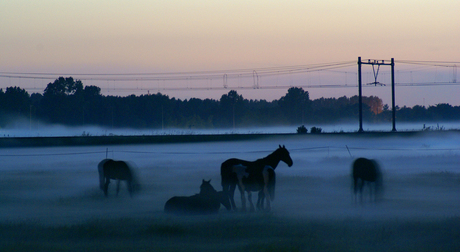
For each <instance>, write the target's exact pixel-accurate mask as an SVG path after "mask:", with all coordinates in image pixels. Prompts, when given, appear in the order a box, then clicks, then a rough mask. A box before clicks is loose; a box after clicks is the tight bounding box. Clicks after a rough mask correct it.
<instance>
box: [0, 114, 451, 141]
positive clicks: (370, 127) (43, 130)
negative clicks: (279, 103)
mask: <svg viewBox="0 0 460 252" xmlns="http://www.w3.org/2000/svg"><path fill="white" fill-rule="evenodd" d="M299 126H301V125H298V126H277V127H273V126H271V127H236V128H217V129H199V128H193V127H192V128H188V129H178V128H164V129H133V128H113V127H101V126H92V125H84V126H74V127H70V126H64V125H59V124H45V123H41V122H38V121H30V120H29V119H28V118H16V119H12V120H11V121H10V122H9V123H8V124H7V125H6V126H5V127H3V128H0V137H64V136H139V135H201V134H270V133H296V132H297V128H298V127H299ZM304 126H305V127H306V128H307V130H308V132H310V129H311V128H312V127H317V128H321V130H322V132H326V133H340V132H357V131H358V129H359V124H358V122H357V121H356V122H341V123H337V124H304ZM396 129H397V131H423V130H424V131H440V130H458V129H460V122H425V123H424V122H417V123H407V122H402V123H399V122H398V123H397V124H396ZM363 130H364V131H382V132H388V131H391V130H392V123H391V122H388V123H367V122H364V123H363Z"/></svg>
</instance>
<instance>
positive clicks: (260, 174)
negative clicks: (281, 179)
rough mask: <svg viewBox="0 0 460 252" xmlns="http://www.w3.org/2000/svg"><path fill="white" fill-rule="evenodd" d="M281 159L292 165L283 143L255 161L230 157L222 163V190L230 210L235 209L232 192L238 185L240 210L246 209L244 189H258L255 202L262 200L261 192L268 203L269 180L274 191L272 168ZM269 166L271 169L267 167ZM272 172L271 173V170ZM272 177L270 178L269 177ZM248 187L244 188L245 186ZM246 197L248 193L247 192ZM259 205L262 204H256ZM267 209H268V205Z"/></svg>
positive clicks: (269, 199)
mask: <svg viewBox="0 0 460 252" xmlns="http://www.w3.org/2000/svg"><path fill="white" fill-rule="evenodd" d="M280 161H283V162H284V163H286V164H287V165H288V166H289V167H291V166H292V164H293V162H292V159H291V156H290V155H289V151H288V150H287V149H286V147H285V146H284V145H283V146H281V145H279V148H278V149H276V150H275V151H274V152H273V153H271V154H269V155H268V156H266V157H264V158H261V159H257V160H255V161H246V160H242V159H237V158H231V159H228V160H226V161H225V162H223V163H222V165H221V167H220V174H221V178H222V190H223V191H224V192H225V193H226V194H227V196H228V197H229V199H230V202H231V204H232V210H235V211H236V210H237V208H236V204H235V200H234V194H235V188H236V186H237V185H238V189H239V191H240V193H241V202H242V210H243V211H246V199H245V196H244V192H245V191H248V190H249V191H248V192H250V191H259V199H258V200H257V202H258V203H259V202H260V201H262V202H263V198H262V199H261V197H262V194H263V196H264V197H266V198H267V200H268V204H269V202H270V201H271V198H270V193H269V186H268V185H269V182H270V181H272V183H273V185H272V186H271V187H270V189H271V190H273V193H274V182H275V179H274V177H275V175H274V170H275V169H276V167H277V166H278V164H279V162H280ZM268 167H270V168H271V169H269V168H268ZM270 170H272V171H273V174H272V175H270V174H271V171H270ZM270 178H272V179H270ZM245 184H246V186H247V187H248V188H247V189H246V186H245ZM248 197H251V196H250V193H248ZM250 202H251V210H253V204H252V201H250ZM258 205H259V207H260V206H261V205H262V206H263V204H258ZM268 210H270V205H268Z"/></svg>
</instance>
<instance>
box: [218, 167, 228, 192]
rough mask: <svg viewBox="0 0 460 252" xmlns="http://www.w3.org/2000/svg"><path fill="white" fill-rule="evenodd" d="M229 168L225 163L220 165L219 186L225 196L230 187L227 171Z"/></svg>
mask: <svg viewBox="0 0 460 252" xmlns="http://www.w3.org/2000/svg"><path fill="white" fill-rule="evenodd" d="M229 169H230V168H229V166H228V165H227V161H225V162H223V163H222V164H221V165H220V176H221V185H222V191H223V192H224V193H225V194H228V190H229V187H230V181H229V180H230V171H229Z"/></svg>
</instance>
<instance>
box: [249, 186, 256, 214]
mask: <svg viewBox="0 0 460 252" xmlns="http://www.w3.org/2000/svg"><path fill="white" fill-rule="evenodd" d="M248 201H249V203H250V204H251V206H250V210H249V211H251V212H254V211H255V208H254V204H253V203H252V193H251V191H248Z"/></svg>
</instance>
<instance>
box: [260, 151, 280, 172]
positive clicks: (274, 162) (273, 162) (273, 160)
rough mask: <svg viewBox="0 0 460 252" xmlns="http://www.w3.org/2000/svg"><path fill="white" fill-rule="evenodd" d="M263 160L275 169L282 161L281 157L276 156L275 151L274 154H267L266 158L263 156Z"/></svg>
mask: <svg viewBox="0 0 460 252" xmlns="http://www.w3.org/2000/svg"><path fill="white" fill-rule="evenodd" d="M263 160H264V163H265V164H266V165H269V166H271V167H272V168H273V169H275V168H276V167H277V166H278V164H279V163H280V161H281V159H279V158H278V157H277V156H276V154H275V152H273V153H272V154H270V155H268V156H266V157H265V158H263Z"/></svg>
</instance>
